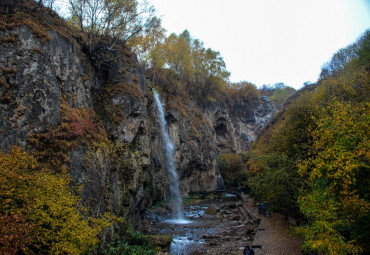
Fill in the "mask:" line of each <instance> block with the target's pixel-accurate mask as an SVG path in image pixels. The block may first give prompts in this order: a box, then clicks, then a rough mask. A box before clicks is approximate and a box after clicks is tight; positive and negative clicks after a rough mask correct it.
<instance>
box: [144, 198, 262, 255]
mask: <svg viewBox="0 0 370 255" xmlns="http://www.w3.org/2000/svg"><path fill="white" fill-rule="evenodd" d="M184 210H185V216H186V219H187V220H188V221H187V222H186V221H185V222H174V221H168V220H167V219H169V218H170V214H169V207H168V206H167V205H162V206H160V207H158V208H157V209H154V210H152V211H151V212H149V213H148V214H147V217H146V224H145V225H146V229H145V230H146V232H148V233H150V234H165V235H171V236H172V237H173V241H172V243H171V247H170V249H169V251H168V252H169V253H170V254H174V255H176V254H241V253H242V250H243V249H244V246H245V245H246V244H249V245H252V244H253V239H254V236H255V234H256V231H257V227H258V225H259V220H258V219H256V218H254V217H251V216H250V215H249V214H248V212H247V210H246V208H245V206H244V204H243V201H242V200H241V199H240V198H237V197H236V196H235V195H232V194H224V195H222V196H218V197H212V198H208V199H203V200H194V201H193V202H192V203H191V204H189V205H187V206H185V207H184Z"/></svg>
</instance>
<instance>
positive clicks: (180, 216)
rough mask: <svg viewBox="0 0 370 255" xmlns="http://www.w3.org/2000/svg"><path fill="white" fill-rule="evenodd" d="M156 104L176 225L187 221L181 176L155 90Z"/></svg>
mask: <svg viewBox="0 0 370 255" xmlns="http://www.w3.org/2000/svg"><path fill="white" fill-rule="evenodd" d="M153 93H154V98H155V103H156V105H157V108H158V112H159V119H160V126H161V132H162V136H163V140H164V144H165V148H164V149H165V156H166V169H167V172H168V174H169V181H170V196H171V198H172V200H171V201H172V202H173V204H172V206H173V208H172V209H173V215H172V217H173V218H174V221H175V222H176V223H181V222H183V221H186V220H185V219H184V212H183V209H182V196H181V193H180V188H179V175H178V174H177V170H176V164H175V160H174V146H173V144H172V142H171V139H170V136H169V134H168V131H167V121H166V118H165V116H164V111H163V106H162V103H161V100H160V99H159V95H158V93H157V92H156V91H155V90H154V89H153Z"/></svg>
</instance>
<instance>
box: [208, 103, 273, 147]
mask: <svg viewBox="0 0 370 255" xmlns="http://www.w3.org/2000/svg"><path fill="white" fill-rule="evenodd" d="M204 111H205V114H206V116H207V120H208V122H209V124H210V125H211V126H212V127H213V128H214V130H215V133H216V135H215V143H216V146H217V149H218V152H219V154H226V153H240V152H242V151H246V150H247V149H249V146H250V145H251V143H252V142H253V141H255V140H256V138H257V136H258V134H259V133H260V132H261V130H262V129H263V127H265V126H266V125H267V123H268V122H269V120H270V119H271V117H272V115H273V114H274V113H275V112H276V107H275V105H274V104H273V103H272V102H271V101H270V100H269V99H267V98H261V99H259V100H258V101H254V102H253V103H252V102H248V101H247V100H245V101H242V102H239V103H237V104H236V105H234V106H231V107H230V106H227V105H225V104H220V103H216V104H214V105H211V106H207V107H205V110H204Z"/></svg>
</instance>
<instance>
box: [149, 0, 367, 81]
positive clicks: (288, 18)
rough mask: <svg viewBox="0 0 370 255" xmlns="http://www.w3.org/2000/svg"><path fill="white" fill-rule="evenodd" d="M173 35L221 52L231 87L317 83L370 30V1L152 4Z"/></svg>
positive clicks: (182, 0)
mask: <svg viewBox="0 0 370 255" xmlns="http://www.w3.org/2000/svg"><path fill="white" fill-rule="evenodd" d="M150 2H151V3H152V4H153V5H154V7H155V8H156V10H157V15H158V16H161V17H162V25H163V27H164V28H165V29H166V30H167V31H168V34H170V33H173V32H174V33H176V34H180V33H181V32H183V31H184V30H185V29H188V30H189V32H190V34H191V35H192V36H193V37H194V38H196V39H200V40H201V41H203V42H204V44H205V47H210V48H212V49H213V50H216V51H219V52H220V53H221V55H222V56H223V58H224V60H225V62H226V66H227V69H228V70H229V71H230V72H231V77H230V80H231V81H232V82H238V81H244V80H245V81H250V82H252V83H254V84H256V85H258V86H261V85H263V84H274V83H276V82H284V83H285V84H287V85H289V86H292V87H295V88H300V87H302V85H303V83H304V82H306V81H311V82H315V81H316V80H317V78H318V75H319V73H320V69H321V66H322V65H323V64H324V62H326V61H328V60H329V59H330V58H331V56H332V55H333V54H334V53H335V52H336V51H337V50H339V49H340V48H343V47H345V46H347V45H348V44H350V43H352V42H354V41H355V40H356V39H357V38H358V37H359V36H360V35H361V34H362V33H363V32H364V31H365V30H366V29H367V28H370V0H151V1H150Z"/></svg>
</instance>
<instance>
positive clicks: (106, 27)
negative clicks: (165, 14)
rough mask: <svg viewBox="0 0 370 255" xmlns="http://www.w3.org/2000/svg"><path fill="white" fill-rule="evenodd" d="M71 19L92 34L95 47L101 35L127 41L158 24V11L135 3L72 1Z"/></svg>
mask: <svg viewBox="0 0 370 255" xmlns="http://www.w3.org/2000/svg"><path fill="white" fill-rule="evenodd" d="M69 5H70V20H71V22H72V23H74V24H75V25H77V26H78V27H79V28H80V29H81V30H82V31H83V32H85V33H86V34H87V35H88V44H89V45H91V44H92V43H93V40H94V39H96V37H97V36H104V37H105V40H110V42H111V43H113V44H114V43H115V42H117V41H118V40H121V41H123V42H127V41H128V40H130V38H132V37H134V36H137V35H138V34H139V33H141V32H142V31H144V30H146V29H149V28H150V27H151V26H152V24H153V22H154V20H153V19H154V8H153V7H152V6H149V4H148V3H147V2H142V3H138V2H137V1H135V0H103V1H100V0H69Z"/></svg>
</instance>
